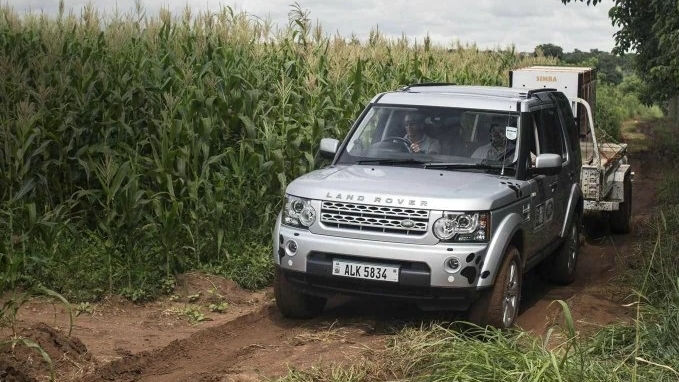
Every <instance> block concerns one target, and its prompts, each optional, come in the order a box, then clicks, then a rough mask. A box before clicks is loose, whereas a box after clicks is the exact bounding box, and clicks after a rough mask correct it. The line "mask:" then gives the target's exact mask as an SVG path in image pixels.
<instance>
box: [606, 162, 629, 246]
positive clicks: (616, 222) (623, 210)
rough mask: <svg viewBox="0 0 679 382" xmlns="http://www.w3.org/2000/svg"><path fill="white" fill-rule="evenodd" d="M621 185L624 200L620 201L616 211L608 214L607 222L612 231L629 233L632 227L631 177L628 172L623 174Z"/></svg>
mask: <svg viewBox="0 0 679 382" xmlns="http://www.w3.org/2000/svg"><path fill="white" fill-rule="evenodd" d="M623 187H624V188H625V190H624V194H625V201H623V202H622V203H620V206H619V207H618V210H617V211H611V212H610V213H609V214H608V222H609V224H610V226H611V231H612V232H613V233H629V232H630V230H631V228H632V226H631V220H632V178H631V177H630V175H629V174H627V175H625V180H623Z"/></svg>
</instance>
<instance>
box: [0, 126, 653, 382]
mask: <svg viewBox="0 0 679 382" xmlns="http://www.w3.org/2000/svg"><path fill="white" fill-rule="evenodd" d="M635 129H636V130H635V132H636V133H638V132H639V131H640V132H641V133H646V134H650V133H649V129H650V127H649V126H645V125H640V126H638V127H636V128H635ZM637 136H639V134H637ZM641 136H642V138H643V134H641ZM640 146H641V145H636V147H640ZM645 150H646V149H643V150H637V151H634V150H632V156H631V163H632V166H633V169H634V171H635V172H636V175H635V183H634V194H633V212H634V225H633V226H634V228H633V232H632V233H630V234H628V235H612V234H610V233H609V229H608V226H607V223H606V221H605V219H601V218H599V219H597V218H594V219H593V220H592V221H589V222H588V224H591V225H590V227H593V228H592V229H590V230H589V235H588V237H587V239H586V240H585V239H583V241H584V242H583V247H582V251H581V256H580V258H579V261H578V264H577V277H576V281H575V282H574V283H573V284H571V285H568V286H559V285H554V284H550V283H547V282H545V281H543V280H542V279H541V278H540V277H539V276H538V275H537V274H535V273H533V272H532V273H529V274H528V275H527V276H526V278H525V285H524V288H523V296H522V300H523V301H522V311H521V313H520V316H519V319H518V322H517V325H518V326H519V327H521V328H523V329H525V330H529V331H532V332H533V333H535V334H537V335H542V334H543V333H545V331H546V330H547V329H548V328H549V327H551V326H553V325H554V324H555V323H557V322H559V321H560V320H561V316H562V314H561V311H560V308H559V306H558V305H557V304H554V303H553V301H554V300H557V299H561V300H565V301H567V302H568V304H569V306H570V307H571V310H572V314H573V317H574V320H575V322H576V327H577V329H578V331H580V332H581V333H583V334H586V333H588V332H590V331H594V330H596V329H597V328H600V327H602V326H604V325H608V324H611V323H620V322H623V323H624V322H631V321H632V319H633V313H634V311H633V308H632V307H629V306H628V303H629V302H631V301H632V300H631V299H630V296H631V291H630V290H629V289H628V288H626V287H624V286H623V285H622V284H621V281H620V276H621V275H622V274H623V272H625V271H626V270H627V269H629V268H630V267H634V266H635V265H634V264H635V256H637V255H638V254H639V251H638V246H639V245H640V244H639V243H640V242H641V239H642V236H643V230H644V227H645V226H646V225H647V221H648V218H649V216H650V213H651V212H652V211H653V209H654V208H655V205H656V200H655V194H656V192H655V191H656V184H657V183H658V181H659V179H660V176H661V175H660V174H661V173H660V170H659V168H658V161H657V160H656V159H657V158H656V157H655V156H653V155H655V154H651V153H649V152H648V151H645ZM176 293H177V296H175V297H173V298H167V299H161V300H159V301H156V302H154V303H149V304H145V305H135V304H132V303H129V302H127V301H124V300H120V299H116V298H112V299H110V300H108V301H105V302H103V303H99V304H94V306H93V310H92V312H91V313H86V314H83V315H81V316H80V317H78V318H77V320H76V325H75V328H74V331H73V335H74V336H75V337H77V338H79V339H80V340H81V341H82V342H80V341H78V342H77V344H76V343H73V344H72V345H69V346H57V347H56V348H54V349H51V350H50V351H51V352H50V355H52V352H53V353H54V358H55V359H64V357H61V356H60V354H61V352H62V351H63V353H64V354H70V355H69V356H68V357H67V358H69V359H79V358H78V357H87V356H88V355H89V356H91V357H92V358H89V359H88V358H85V361H81V362H82V363H81V364H80V365H85V367H82V366H81V369H78V368H73V367H72V366H68V364H67V362H62V363H59V364H58V367H57V369H58V370H59V376H60V380H80V379H83V380H86V381H189V380H190V381H254V380H260V379H262V378H267V377H276V376H280V375H284V374H286V373H287V371H288V369H289V368H291V367H292V368H297V369H304V368H309V367H311V366H315V365H323V364H329V363H334V364H354V363H358V362H361V361H362V360H364V359H365V358H366V357H369V356H371V355H372V354H375V351H379V350H381V349H384V348H385V346H386V344H387V343H388V341H389V340H390V339H393V336H394V335H395V334H396V333H398V332H399V331H400V330H401V329H403V328H404V327H409V326H414V327H418V326H419V325H422V324H427V323H430V322H432V321H440V320H451V319H455V318H457V317H455V316H451V315H450V314H447V313H427V312H422V311H420V310H418V309H417V308H416V307H415V306H414V305H408V304H405V305H403V304H393V303H390V302H387V301H382V300H360V299H353V298H346V297H337V298H333V299H331V300H330V301H329V304H328V306H327V308H326V310H325V312H324V313H323V315H322V316H321V317H318V318H316V319H313V320H306V321H301V320H288V319H284V318H283V317H281V315H280V314H279V313H278V311H277V310H276V308H275V305H274V302H273V296H272V293H271V290H270V289H267V290H264V291H260V292H249V291H244V290H242V289H240V288H238V286H237V285H235V284H234V283H232V282H231V281H229V280H225V279H223V278H220V277H217V276H207V275H204V274H201V273H197V272H191V273H189V274H186V275H183V276H181V277H179V279H178V285H177V288H176ZM217 302H227V303H228V307H227V309H226V311H225V312H224V313H221V314H220V313H215V312H209V311H208V310H207V308H206V307H207V305H208V304H210V303H217ZM186 308H193V309H199V310H200V311H201V312H203V313H204V315H205V318H207V319H209V321H204V322H200V323H195V322H191V321H189V320H188V319H187V318H186V317H185V316H184V315H182V313H181V312H183V311H185V309H186ZM19 316H20V317H22V318H21V319H22V321H21V323H20V324H21V325H24V326H25V327H32V325H36V324H38V325H39V323H42V322H46V323H49V324H50V325H52V326H53V327H56V328H60V329H61V330H59V331H55V332H56V333H63V330H64V329H65V327H64V324H65V322H66V320H65V319H64V312H63V310H61V308H57V313H56V316H57V320H55V319H54V318H55V312H54V308H52V306H51V305H49V304H48V303H46V302H45V301H41V300H35V301H32V302H30V303H28V304H26V305H25V306H24V307H23V308H22V310H21V312H20V314H19ZM42 328H49V327H47V326H44V324H43V326H42ZM45 330H46V329H45ZM50 330H53V329H51V328H50ZM53 331H54V330H53ZM50 333H51V332H50ZM39 336H40V335H38V337H39ZM75 337H72V338H71V340H70V341H77V339H76V338H75ZM67 343H71V342H67ZM82 344H84V345H82ZM81 345H82V346H81ZM85 345H86V348H85ZM88 350H89V351H88ZM8 354H9V353H7V352H5V353H3V356H2V357H0V362H4V363H2V364H0V366H2V369H1V370H4V372H5V373H6V374H5V377H4V379H3V378H0V379H1V380H12V379H10V377H9V376H10V375H14V374H11V373H15V374H16V375H17V376H16V377H13V378H15V379H14V380H31V379H30V378H39V379H43V380H44V379H45V376H46V375H47V374H46V373H48V370H47V369H45V368H44V367H43V366H39V365H40V363H39V362H36V360H37V361H39V360H38V359H37V358H36V356H37V353H36V354H35V355H31V357H32V358H31V359H32V361H31V362H32V363H30V364H27V363H26V362H23V363H22V362H20V361H19V360H20V359H22V358H21V354H24V353H21V354H20V353H17V352H16V351H15V353H13V354H11V355H8ZM24 356H28V354H24ZM60 357H61V358H60ZM8 361H12V362H14V363H11V364H8V365H9V366H7V367H6V366H5V365H7V362H8ZM76 363H77V362H76ZM36 365H38V366H36ZM95 365H96V367H95ZM74 370H77V372H74ZM21 373H24V374H21ZM40 373H43V374H41V375H42V377H40V375H39V374H40ZM21 378H24V379H21ZM26 378H28V379H26Z"/></svg>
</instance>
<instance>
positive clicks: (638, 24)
mask: <svg viewBox="0 0 679 382" xmlns="http://www.w3.org/2000/svg"><path fill="white" fill-rule="evenodd" d="M561 1H562V2H563V3H564V4H567V3H570V2H571V1H573V0H561ZM575 1H577V0H575ZM579 1H580V2H586V3H587V4H588V5H589V4H592V5H596V4H597V3H601V2H602V1H601V0H579ZM609 16H610V17H611V20H612V22H613V25H615V26H617V27H619V28H620V30H619V31H618V32H616V33H615V45H616V46H615V48H614V50H613V53H615V54H619V55H622V54H625V53H627V52H631V51H636V53H637V56H636V59H635V69H636V72H637V74H638V75H639V77H641V79H642V80H643V81H644V83H645V84H646V86H645V87H644V89H643V92H642V97H643V100H644V101H645V102H646V103H651V102H664V101H668V100H670V99H671V98H673V97H678V96H679V1H677V0H648V1H639V0H615V4H614V6H613V7H612V8H611V10H610V11H609ZM675 102H676V101H675Z"/></svg>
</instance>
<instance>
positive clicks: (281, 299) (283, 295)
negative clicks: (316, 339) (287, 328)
mask: <svg viewBox="0 0 679 382" xmlns="http://www.w3.org/2000/svg"><path fill="white" fill-rule="evenodd" d="M273 291H274V296H275V297H276V306H278V310H279V311H280V312H281V313H282V314H283V316H285V317H288V318H312V317H315V316H317V315H319V314H321V312H322V311H323V308H324V307H325V302H326V299H325V298H323V297H317V296H310V295H307V294H304V293H302V292H300V291H298V290H296V289H294V288H293V286H292V285H290V282H289V281H288V280H287V279H286V278H285V275H284V274H283V272H281V270H280V269H276V275H275V279H274V283H273Z"/></svg>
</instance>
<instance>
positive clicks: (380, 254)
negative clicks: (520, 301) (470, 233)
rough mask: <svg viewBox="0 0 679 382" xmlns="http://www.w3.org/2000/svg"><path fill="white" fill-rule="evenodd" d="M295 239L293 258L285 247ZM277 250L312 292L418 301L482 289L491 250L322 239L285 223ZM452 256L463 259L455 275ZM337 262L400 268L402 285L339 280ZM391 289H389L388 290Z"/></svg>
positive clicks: (285, 268) (278, 258)
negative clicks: (481, 277) (335, 273)
mask: <svg viewBox="0 0 679 382" xmlns="http://www.w3.org/2000/svg"><path fill="white" fill-rule="evenodd" d="M290 240H294V241H295V243H296V244H297V251H296V254H294V255H292V256H290V255H289V254H288V253H287V252H286V251H285V249H284V248H285V246H286V245H287V243H288V242H289V241H290ZM273 247H274V253H273V255H274V261H275V262H276V264H277V265H278V266H279V267H280V269H281V271H282V272H283V273H284V274H288V275H293V276H294V275H297V276H294V277H293V279H294V278H295V277H296V278H297V281H300V280H301V279H302V278H303V279H305V281H304V282H303V283H302V282H298V283H297V284H300V285H301V284H305V285H306V287H308V288H317V289H318V288H321V287H325V289H329V290H331V289H332V290H336V291H338V292H341V293H349V294H351V293H352V291H353V292H356V293H360V294H372V292H373V291H379V290H383V292H384V293H381V292H380V293H378V294H379V295H393V297H406V296H407V295H412V296H416V297H418V298H420V297H421V298H426V297H427V296H443V295H453V294H455V293H457V292H455V290H458V289H459V290H472V289H473V290H476V286H477V281H478V279H479V272H480V270H481V269H482V267H483V262H484V259H485V257H486V252H487V250H488V245H487V244H485V243H484V244H478V243H439V244H435V245H422V244H406V243H396V242H386V241H375V240H364V239H355V238H345V237H338V236H328V235H319V234H314V233H311V232H309V231H308V230H304V229H296V228H292V227H287V226H283V225H280V224H277V225H276V228H275V229H274V232H273ZM451 257H454V258H457V260H458V261H459V264H460V267H459V268H458V269H457V271H455V272H452V271H450V270H449V269H447V268H446V267H445V263H446V261H447V260H448V259H449V258H451ZM333 259H345V260H355V261H362V262H368V263H376V264H391V265H399V266H400V271H399V282H398V283H386V282H381V281H368V280H360V279H353V278H346V277H339V276H333V275H332V274H331V269H332V267H331V265H332V260H333ZM300 275H301V276H304V277H300ZM293 281H295V280H293ZM385 284H390V285H385ZM385 288H386V289H388V291H384V289H385ZM409 288H410V290H409V291H408V289H409ZM412 288H414V289H412ZM434 289H436V290H434ZM438 289H441V290H440V291H439V290H438ZM415 292H416V293H415ZM465 293H466V292H464V293H462V294H465Z"/></svg>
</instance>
